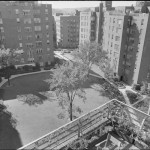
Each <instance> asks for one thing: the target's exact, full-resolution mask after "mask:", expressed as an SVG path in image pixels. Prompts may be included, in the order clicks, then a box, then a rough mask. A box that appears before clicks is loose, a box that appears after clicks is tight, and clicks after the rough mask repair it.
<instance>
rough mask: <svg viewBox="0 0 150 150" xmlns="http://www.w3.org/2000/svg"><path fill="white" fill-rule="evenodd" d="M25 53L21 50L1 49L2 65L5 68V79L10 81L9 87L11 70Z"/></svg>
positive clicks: (0, 59)
mask: <svg viewBox="0 0 150 150" xmlns="http://www.w3.org/2000/svg"><path fill="white" fill-rule="evenodd" d="M22 53H23V50H19V49H9V48H7V49H5V48H1V49H0V65H1V66H2V68H5V78H6V79H8V85H10V77H11V69H10V66H11V65H12V64H13V63H14V62H15V61H16V60H17V59H18V56H20V54H22Z"/></svg>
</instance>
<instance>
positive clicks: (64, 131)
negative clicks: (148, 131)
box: [19, 99, 150, 150]
mask: <svg viewBox="0 0 150 150" xmlns="http://www.w3.org/2000/svg"><path fill="white" fill-rule="evenodd" d="M131 110H133V111H134V113H132V111H131ZM112 111H114V112H117V111H120V112H121V111H124V112H126V113H127V115H128V116H129V118H130V119H131V120H132V123H133V124H135V126H137V124H140V125H141V124H142V121H143V119H144V118H146V117H147V118H148V119H149V121H148V122H147V121H146V122H145V123H146V127H147V128H150V116H149V115H148V114H146V113H144V112H142V111H139V110H137V109H135V108H133V107H132V106H129V105H127V104H124V103H122V102H120V101H118V100H116V99H113V100H111V101H109V102H107V103H106V104H104V105H102V106H100V107H98V108H96V109H94V110H92V111H90V112H89V113H87V114H85V115H83V116H81V117H79V118H77V119H75V120H74V121H71V122H70V123H68V124H65V125H64V126H61V127H60V128H58V129H56V130H54V131H52V132H50V133H48V134H47V135H44V136H43V137H41V138H39V139H37V140H35V141H33V142H31V143H29V144H27V145H25V146H23V147H21V148H19V150H25V149H31V150H34V149H60V148H62V147H64V146H65V145H67V144H69V143H70V142H72V141H74V140H76V139H78V138H79V137H80V136H81V135H86V134H87V133H88V132H90V131H92V130H94V129H96V128H97V127H99V126H101V125H102V124H103V123H105V122H106V121H108V118H109V115H110V114H111V113H112ZM135 112H136V113H135ZM135 115H136V116H135ZM135 118H136V119H135ZM133 120H134V122H133Z"/></svg>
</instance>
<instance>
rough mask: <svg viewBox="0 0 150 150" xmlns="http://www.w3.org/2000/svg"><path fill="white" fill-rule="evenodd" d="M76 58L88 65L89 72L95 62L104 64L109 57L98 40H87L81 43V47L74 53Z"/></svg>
mask: <svg viewBox="0 0 150 150" xmlns="http://www.w3.org/2000/svg"><path fill="white" fill-rule="evenodd" d="M72 54H73V56H74V58H75V60H76V61H79V62H82V63H83V64H85V65H87V66H88V74H89V71H90V69H91V67H92V65H93V64H100V63H101V64H102V63H104V61H105V59H106V58H107V56H106V52H105V51H103V50H102V46H101V45H99V44H98V43H96V42H88V41H86V42H85V43H84V44H80V45H79V49H78V50H77V51H75V52H73V53H72Z"/></svg>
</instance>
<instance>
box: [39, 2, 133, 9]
mask: <svg viewBox="0 0 150 150" xmlns="http://www.w3.org/2000/svg"><path fill="white" fill-rule="evenodd" d="M41 2H42V3H49V4H52V8H79V7H96V6H99V3H100V1H41ZM135 3H136V1H113V2H112V5H113V7H114V6H131V5H132V4H133V5H135Z"/></svg>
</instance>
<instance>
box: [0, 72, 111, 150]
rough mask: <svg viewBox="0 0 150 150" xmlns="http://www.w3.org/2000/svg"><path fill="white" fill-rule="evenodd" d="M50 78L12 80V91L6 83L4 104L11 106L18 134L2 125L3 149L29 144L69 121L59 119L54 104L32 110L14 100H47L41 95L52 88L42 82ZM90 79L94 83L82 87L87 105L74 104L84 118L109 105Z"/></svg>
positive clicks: (45, 103)
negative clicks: (23, 97)
mask: <svg viewBox="0 0 150 150" xmlns="http://www.w3.org/2000/svg"><path fill="white" fill-rule="evenodd" d="M49 76H50V72H45V73H40V74H34V75H27V76H22V77H18V78H15V79H12V80H11V84H12V85H13V86H11V87H7V83H6V84H5V85H3V87H2V88H3V91H2V92H1V97H2V98H3V99H4V100H5V101H4V104H5V105H7V106H8V111H10V112H11V113H12V115H13V117H14V118H15V119H16V120H17V125H16V130H15V131H14V129H13V128H12V127H11V128H10V125H9V126H5V124H7V123H5V122H3V126H2V128H0V129H1V130H2V131H3V134H0V139H3V140H2V143H3V142H4V143H6V141H7V143H6V147H5V145H4V146H3V149H5V148H7V149H10V148H12V147H8V145H15V147H20V146H22V145H25V144H28V143H29V142H32V141H33V140H35V139H37V138H39V137H41V136H43V135H45V134H47V133H48V132H50V131H52V130H54V129H56V128H58V127H60V126H61V125H63V124H65V123H67V122H68V120H67V118H64V119H58V117H57V115H58V113H59V112H60V111H61V109H60V107H58V104H57V102H56V101H54V100H51V101H48V100H47V101H44V103H43V104H41V105H38V106H36V107H35V106H29V105H28V104H24V103H23V102H22V101H19V100H18V99H15V98H16V97H17V95H23V94H34V95H36V96H38V97H40V98H42V99H45V96H43V95H42V94H39V92H44V91H48V90H49V85H48V84H47V83H46V82H45V81H43V80H46V79H47V78H49ZM91 79H92V80H91V81H88V82H86V83H85V84H84V85H83V88H84V89H85V91H86V98H87V100H86V102H85V103H84V102H83V101H82V100H80V99H79V98H77V97H76V98H75V101H74V102H75V104H76V105H78V106H80V107H81V109H82V111H83V112H82V114H81V115H83V114H85V113H87V112H89V111H90V110H92V109H94V108H96V107H98V106H100V105H102V104H104V103H106V102H107V101H109V99H108V98H107V97H104V96H102V95H101V94H100V92H99V89H101V87H100V85H98V84H97V83H98V79H96V78H91ZM9 99H14V100H9ZM9 130H11V131H12V132H11V131H9ZM8 131H9V132H8ZM10 137H12V138H11V139H13V137H14V139H17V141H19V142H18V143H19V144H16V143H17V142H16V141H15V140H11V139H10ZM6 139H8V140H6ZM12 142H13V143H12ZM14 143H15V144H14Z"/></svg>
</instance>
